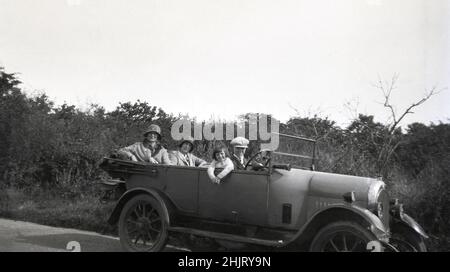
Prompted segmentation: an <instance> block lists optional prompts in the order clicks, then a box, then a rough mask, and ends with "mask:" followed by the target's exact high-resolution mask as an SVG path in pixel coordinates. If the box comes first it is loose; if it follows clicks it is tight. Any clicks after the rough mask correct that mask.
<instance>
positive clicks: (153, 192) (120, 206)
mask: <svg viewBox="0 0 450 272" xmlns="http://www.w3.org/2000/svg"><path fill="white" fill-rule="evenodd" d="M140 194H147V195H150V196H152V197H154V198H155V199H156V200H158V201H159V203H160V204H161V206H162V208H163V209H164V210H165V213H164V216H165V220H166V222H167V223H168V225H169V226H170V216H169V209H168V207H167V205H166V202H165V201H164V196H163V195H162V194H161V193H159V192H158V191H156V190H151V189H144V188H133V189H132V190H129V191H126V192H125V193H124V194H123V195H122V196H121V197H120V199H119V201H118V202H117V204H116V207H115V208H114V210H113V212H112V213H111V216H110V217H109V219H108V223H109V224H111V225H115V224H116V223H117V221H119V217H120V213H121V211H122V209H123V207H124V206H125V204H126V203H127V202H128V200H130V199H131V198H132V197H134V196H137V195H140Z"/></svg>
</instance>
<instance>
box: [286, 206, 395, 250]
mask: <svg viewBox="0 0 450 272" xmlns="http://www.w3.org/2000/svg"><path fill="white" fill-rule="evenodd" d="M344 218H345V219H347V220H358V221H359V222H362V223H364V225H366V226H369V228H368V229H369V230H370V231H371V232H372V233H373V234H374V235H375V236H376V237H377V239H379V240H380V241H388V238H389V231H388V230H387V229H386V227H385V226H384V225H383V223H382V222H381V220H380V219H379V218H378V217H377V216H376V215H375V214H373V213H372V212H370V211H369V210H367V209H364V208H361V207H359V206H356V205H352V204H347V203H334V204H330V205H328V206H326V207H323V208H321V209H320V210H317V211H316V212H315V213H314V214H313V215H312V216H311V217H309V218H308V220H307V222H306V223H305V224H304V225H303V226H302V227H301V228H300V230H299V231H298V232H297V234H296V235H295V236H294V237H293V238H292V240H291V241H290V242H292V241H305V240H308V239H312V237H313V236H314V235H315V233H316V232H317V231H318V230H319V229H320V228H322V227H323V226H325V225H327V224H329V223H331V222H335V221H339V220H343V219H344Z"/></svg>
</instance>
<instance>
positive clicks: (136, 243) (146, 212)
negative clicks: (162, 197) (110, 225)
mask: <svg viewBox="0 0 450 272" xmlns="http://www.w3.org/2000/svg"><path fill="white" fill-rule="evenodd" d="M166 215H167V211H166V210H165V209H164V208H163V205H162V204H161V203H160V202H159V201H158V200H157V199H155V198H154V197H152V196H150V195H145V194H142V195H137V196H135V197H133V198H131V199H130V200H129V201H128V202H127V203H126V204H125V206H124V207H123V209H122V212H121V213H120V218H119V236H120V243H121V244H122V246H123V248H124V249H125V250H126V251H145V252H149V251H161V250H163V249H164V247H165V245H166V243H167V239H168V222H167V220H166V219H165V218H166Z"/></svg>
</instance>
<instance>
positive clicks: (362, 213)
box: [100, 134, 428, 251]
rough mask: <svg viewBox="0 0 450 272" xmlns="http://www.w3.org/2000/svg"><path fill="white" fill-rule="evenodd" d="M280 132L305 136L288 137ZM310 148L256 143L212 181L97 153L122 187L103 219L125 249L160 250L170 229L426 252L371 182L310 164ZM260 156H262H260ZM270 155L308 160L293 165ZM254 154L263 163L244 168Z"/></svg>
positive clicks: (238, 240) (228, 239) (410, 224)
mask: <svg viewBox="0 0 450 272" xmlns="http://www.w3.org/2000/svg"><path fill="white" fill-rule="evenodd" d="M279 135H280V136H283V137H287V138H289V139H294V140H295V141H304V142H308V143H312V144H313V145H314V150H315V141H314V140H311V139H306V138H302V137H298V136H293V135H285V134H279ZM314 154H315V152H313V154H312V156H304V155H300V154H287V153H281V152H275V151H268V150H261V151H259V152H258V153H257V154H255V155H254V156H253V157H252V158H251V159H250V160H249V161H248V163H247V166H248V167H247V168H248V169H246V170H234V171H232V172H231V173H230V174H229V175H227V177H225V178H224V179H223V180H222V183H221V184H215V183H213V182H211V181H210V179H209V178H208V175H207V173H206V168H199V167H182V166H172V165H155V164H147V163H141V162H132V161H126V160H121V159H116V158H104V159H103V161H102V163H101V164H100V167H101V168H102V169H103V170H105V171H107V172H108V173H109V175H110V176H111V180H109V181H107V182H106V183H105V184H108V185H110V186H112V187H119V188H120V187H121V188H122V190H123V192H124V193H123V194H122V195H121V197H120V199H119V200H118V203H117V205H116V207H115V209H114V210H113V212H112V214H111V216H110V219H109V223H110V224H117V223H118V229H119V236H120V241H121V244H122V246H123V247H124V249H125V250H127V251H161V250H163V249H164V247H165V245H166V242H167V240H168V237H169V235H170V234H171V233H175V232H178V233H180V232H181V233H186V234H190V235H194V236H203V237H209V238H212V239H215V240H217V241H219V242H222V243H223V244H224V245H227V243H228V244H233V245H236V244H254V245H260V246H267V247H273V248H279V249H284V250H309V251H373V250H375V251H378V250H383V251H426V246H425V243H424V239H425V238H428V237H427V234H426V233H425V231H424V230H423V229H422V228H421V227H420V225H419V224H418V223H416V222H415V221H414V220H413V219H412V218H411V217H410V216H408V215H407V214H406V213H404V212H403V206H402V204H400V203H399V202H398V200H396V199H390V198H389V195H388V193H387V192H386V189H385V183H384V182H383V181H381V180H379V179H375V178H368V177H357V176H349V175H340V174H332V173H324V172H318V171H314V167H313V165H314ZM261 155H263V156H261ZM275 155H278V156H292V157H300V158H307V159H311V162H312V163H311V165H309V166H308V167H306V168H307V169H302V168H301V167H291V165H290V164H286V163H277V162H276V159H275ZM256 158H259V159H261V158H262V160H263V165H264V167H263V168H262V169H259V170H258V171H256V170H254V169H250V168H251V165H252V162H253V161H254V160H256Z"/></svg>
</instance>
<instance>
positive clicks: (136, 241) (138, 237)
mask: <svg viewBox="0 0 450 272" xmlns="http://www.w3.org/2000/svg"><path fill="white" fill-rule="evenodd" d="M141 236H142V235H138V236H137V237H136V240H134V245H137V243H138V241H139V239H140V238H141Z"/></svg>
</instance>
